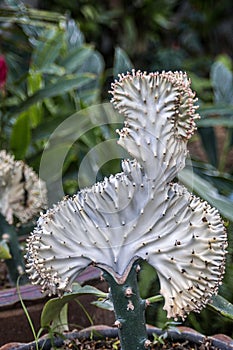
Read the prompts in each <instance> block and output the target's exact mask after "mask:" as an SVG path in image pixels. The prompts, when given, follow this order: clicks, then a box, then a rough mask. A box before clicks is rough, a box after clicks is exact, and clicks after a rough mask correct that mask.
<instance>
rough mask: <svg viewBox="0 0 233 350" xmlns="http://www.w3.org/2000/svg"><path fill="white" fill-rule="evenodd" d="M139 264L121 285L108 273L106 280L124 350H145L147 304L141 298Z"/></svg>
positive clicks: (105, 274) (105, 273) (105, 276)
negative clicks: (138, 277)
mask: <svg viewBox="0 0 233 350" xmlns="http://www.w3.org/2000/svg"><path fill="white" fill-rule="evenodd" d="M137 267H138V263H134V264H133V266H132V268H131V270H130V272H129V274H128V276H127V279H126V280H125V282H124V283H122V284H119V283H117V281H116V280H115V279H114V278H113V276H112V275H110V274H109V273H108V272H106V271H104V275H103V276H104V278H105V279H106V280H107V282H108V284H109V286H110V297H111V299H112V302H113V306H114V311H115V316H116V322H115V325H116V326H117V327H118V329H119V338H120V342H121V349H122V350H145V348H146V347H147V346H148V345H149V344H147V342H148V340H147V332H146V321H145V308H146V303H145V301H144V300H142V299H141V298H140V294H139V289H138V283H137Z"/></svg>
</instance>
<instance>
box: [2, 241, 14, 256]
mask: <svg viewBox="0 0 233 350" xmlns="http://www.w3.org/2000/svg"><path fill="white" fill-rule="evenodd" d="M11 258H12V256H11V254H10V251H9V247H8V245H7V243H6V241H4V240H2V241H0V259H11Z"/></svg>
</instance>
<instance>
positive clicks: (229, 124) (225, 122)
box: [197, 109, 233, 128]
mask: <svg viewBox="0 0 233 350" xmlns="http://www.w3.org/2000/svg"><path fill="white" fill-rule="evenodd" d="M232 113H233V109H232ZM197 126H198V127H203V128H206V127H207V128H208V127H214V126H224V128H233V118H224V117H221V118H204V119H201V120H199V121H198V122H197Z"/></svg>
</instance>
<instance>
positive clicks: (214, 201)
mask: <svg viewBox="0 0 233 350" xmlns="http://www.w3.org/2000/svg"><path fill="white" fill-rule="evenodd" d="M179 180H180V181H181V182H182V183H183V184H184V185H185V186H186V187H187V188H191V190H192V191H194V192H195V193H197V194H198V195H199V196H200V197H201V198H203V199H205V200H206V201H207V202H209V203H210V204H211V205H212V206H214V207H216V208H217V209H218V210H219V211H220V213H221V214H222V215H223V216H224V217H225V218H226V219H229V220H231V221H233V210H232V201H231V200H229V199H228V198H227V197H225V196H223V195H221V194H219V192H218V190H217V188H216V187H214V186H213V185H212V184H211V183H210V182H208V181H206V180H204V179H203V178H201V177H200V176H198V175H197V174H195V173H194V172H193V171H191V170H189V169H187V168H186V169H183V170H182V171H181V172H180V173H179Z"/></svg>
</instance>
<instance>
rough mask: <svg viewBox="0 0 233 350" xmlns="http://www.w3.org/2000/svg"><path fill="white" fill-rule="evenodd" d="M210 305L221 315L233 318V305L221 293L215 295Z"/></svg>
mask: <svg viewBox="0 0 233 350" xmlns="http://www.w3.org/2000/svg"><path fill="white" fill-rule="evenodd" d="M208 307H209V308H210V309H212V310H214V311H216V312H217V313H219V314H220V315H222V316H224V317H227V318H229V319H230V320H233V305H232V304H231V303H230V302H229V301H227V300H226V299H225V298H223V297H222V296H221V295H214V296H213V297H212V300H211V302H210V303H208Z"/></svg>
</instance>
